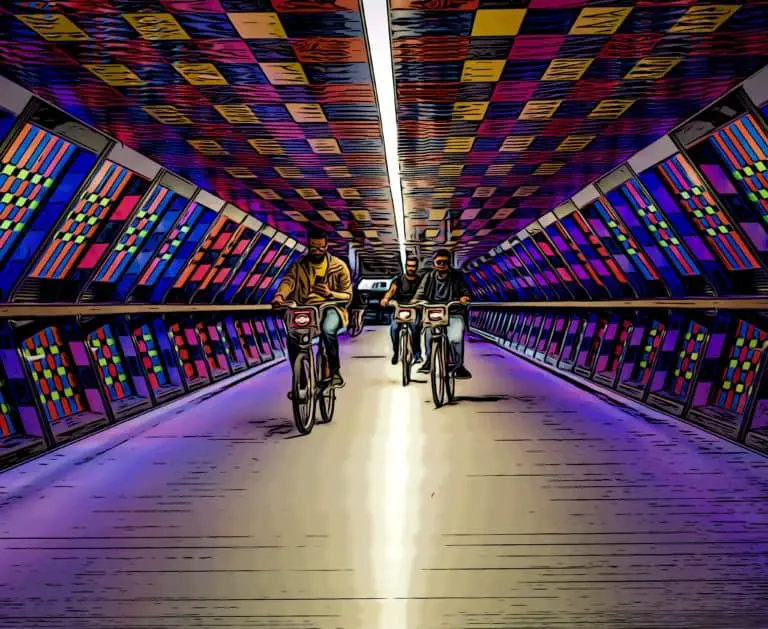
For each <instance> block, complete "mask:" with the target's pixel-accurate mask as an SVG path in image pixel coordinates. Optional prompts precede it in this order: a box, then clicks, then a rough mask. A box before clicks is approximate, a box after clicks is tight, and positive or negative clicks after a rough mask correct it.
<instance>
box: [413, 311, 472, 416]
mask: <svg viewBox="0 0 768 629" xmlns="http://www.w3.org/2000/svg"><path fill="white" fill-rule="evenodd" d="M420 305H421V307H422V312H423V315H424V316H423V317H422V326H424V328H425V329H426V328H430V329H432V340H431V343H430V355H431V364H430V379H431V381H432V399H433V401H434V403H435V406H436V407H437V408H440V407H441V406H443V404H444V403H445V397H446V393H447V394H448V395H447V397H448V402H449V403H450V402H453V400H454V394H455V391H456V377H455V374H454V371H453V368H452V366H451V365H450V357H449V355H450V353H451V348H450V347H449V345H448V336H447V334H446V328H447V327H448V324H449V323H450V320H451V308H454V307H456V306H462V305H463V304H461V302H458V301H452V302H449V303H447V304H429V303H425V302H421V303H420Z"/></svg>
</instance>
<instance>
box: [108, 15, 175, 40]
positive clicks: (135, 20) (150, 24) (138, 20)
mask: <svg viewBox="0 0 768 629" xmlns="http://www.w3.org/2000/svg"><path fill="white" fill-rule="evenodd" d="M123 17H124V18H125V21H126V22H128V24H130V25H131V26H133V28H134V29H136V32H137V33H138V34H139V35H141V36H142V37H143V38H144V39H146V40H149V41H174V40H179V39H189V35H187V33H186V31H185V30H184V29H183V28H181V24H179V23H178V22H177V21H176V18H175V17H173V16H172V15H171V14H170V13H123Z"/></svg>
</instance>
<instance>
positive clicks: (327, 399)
mask: <svg viewBox="0 0 768 629" xmlns="http://www.w3.org/2000/svg"><path fill="white" fill-rule="evenodd" d="M327 361H328V359H327V358H326V356H325V352H323V351H322V350H319V351H318V360H317V365H318V373H319V374H320V377H319V378H318V381H323V380H325V373H324V372H325V367H326V364H327ZM317 401H318V406H320V419H321V421H322V423H323V424H330V423H331V422H332V421H333V413H334V411H335V410H336V389H335V388H334V387H332V386H330V385H329V384H328V383H326V386H325V388H323V389H322V390H320V391H318V395H317Z"/></svg>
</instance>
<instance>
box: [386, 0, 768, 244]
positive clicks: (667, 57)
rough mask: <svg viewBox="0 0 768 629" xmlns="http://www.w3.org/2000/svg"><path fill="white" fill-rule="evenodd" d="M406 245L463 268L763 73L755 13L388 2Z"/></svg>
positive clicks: (604, 2)
mask: <svg viewBox="0 0 768 629" xmlns="http://www.w3.org/2000/svg"><path fill="white" fill-rule="evenodd" d="M390 7H391V23H392V29H391V30H392V39H393V42H392V50H393V56H394V61H395V76H396V82H397V97H398V116H399V122H400V129H399V135H400V140H399V148H400V154H401V176H402V179H403V188H404V196H405V207H406V216H407V217H408V231H409V236H410V237H411V238H414V237H419V236H421V237H424V238H426V240H428V241H429V240H433V239H437V240H439V241H442V240H443V239H446V238H447V239H449V242H455V249H456V251H457V252H458V257H459V258H460V259H472V258H475V257H477V256H480V255H483V254H485V253H487V252H488V250H489V249H490V248H492V247H493V246H495V245H496V244H498V243H499V242H502V241H503V240H505V239H506V238H508V237H509V236H510V235H512V234H514V233H516V232H517V231H519V230H520V229H521V228H522V227H524V226H525V225H527V224H528V223H530V222H531V220H533V219H535V218H536V217H538V216H540V215H541V214H543V213H545V212H547V211H548V210H550V209H552V208H553V207H554V206H556V205H557V204H558V203H559V202H561V201H562V200H564V198H566V197H567V196H569V195H571V194H573V193H576V192H578V191H579V190H580V189H581V188H582V187H583V186H584V185H586V184H588V183H590V182H591V181H593V180H594V179H596V178H597V177H599V176H600V175H603V174H605V173H606V172H607V171H608V170H610V169H611V168H612V167H614V166H616V165H618V164H619V163H621V162H622V161H623V160H625V159H626V158H628V157H630V156H631V155H632V154H633V153H635V152H637V151H638V150H639V149H641V148H643V147H644V146H646V145H648V144H650V143H651V142H653V141H654V140H656V139H657V138H658V137H660V136H661V135H663V134H664V133H666V132H667V131H669V130H670V129H671V128H673V127H674V126H676V125H677V124H678V123H680V122H681V121H683V120H685V119H686V118H688V117H689V116H691V115H692V114H694V113H695V112H696V111H698V110H699V109H701V108H703V107H705V106H706V105H708V104H710V103H711V102H712V101H713V100H715V99H716V98H717V97H718V96H720V95H721V94H723V93H724V92H726V91H727V90H728V89H730V88H732V87H733V86H735V85H736V84H737V83H739V82H740V81H742V80H743V79H745V78H747V77H748V76H749V75H750V74H752V73H753V72H755V71H757V70H759V69H760V68H761V67H762V66H764V65H766V64H767V63H768V38H766V37H765V33H766V32H767V31H768V2H765V1H751V0H750V1H749V2H697V1H695V0H646V1H634V2H632V1H626V0H594V1H587V0H509V1H503V0H390Z"/></svg>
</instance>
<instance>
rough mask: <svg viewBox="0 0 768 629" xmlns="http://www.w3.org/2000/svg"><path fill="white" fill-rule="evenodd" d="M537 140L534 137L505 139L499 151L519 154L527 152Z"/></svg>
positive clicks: (519, 136) (525, 136)
mask: <svg viewBox="0 0 768 629" xmlns="http://www.w3.org/2000/svg"><path fill="white" fill-rule="evenodd" d="M535 138H536V136H533V135H510V136H507V137H506V138H504V143H503V144H502V145H501V148H500V149H499V150H500V151H501V152H503V153H519V152H521V151H524V150H526V149H527V148H528V147H529V146H530V145H531V144H532V143H533V141H534V139H535Z"/></svg>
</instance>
